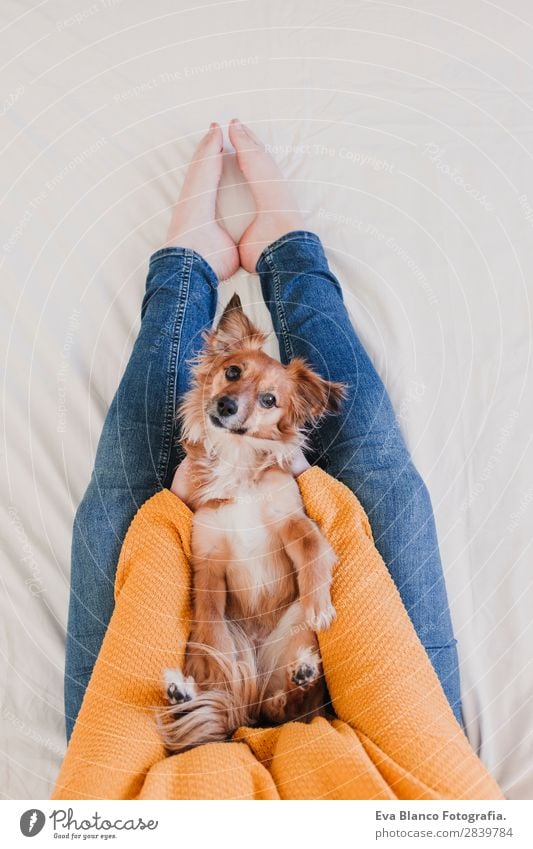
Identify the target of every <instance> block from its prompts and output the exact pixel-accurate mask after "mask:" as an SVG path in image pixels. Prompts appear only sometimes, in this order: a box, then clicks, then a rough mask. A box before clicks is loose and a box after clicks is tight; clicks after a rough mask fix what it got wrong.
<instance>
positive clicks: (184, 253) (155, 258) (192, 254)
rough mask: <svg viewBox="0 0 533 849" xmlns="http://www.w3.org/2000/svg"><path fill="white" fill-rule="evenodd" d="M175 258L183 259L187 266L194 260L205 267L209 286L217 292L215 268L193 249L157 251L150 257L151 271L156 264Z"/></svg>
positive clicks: (177, 248)
mask: <svg viewBox="0 0 533 849" xmlns="http://www.w3.org/2000/svg"><path fill="white" fill-rule="evenodd" d="M173 256H174V257H180V258H183V259H184V260H185V265H187V262H190V263H191V265H192V262H193V260H195V259H196V261H197V262H199V263H200V264H201V265H202V266H203V268H204V271H206V272H207V284H208V286H209V288H210V289H213V291H215V292H216V291H217V289H218V278H217V276H216V274H215V272H214V270H213V268H212V267H211V266H210V265H209V263H208V262H207V260H206V259H204V257H203V256H202V255H201V254H199V253H197V252H196V251H195V250H193V249H192V248H181V247H168V248H160V249H159V250H158V251H156V252H155V253H154V254H152V256H151V257H150V262H149V269H151V268H152V266H153V265H156V263H157V262H159V261H160V260H162V259H166V258H167V257H173ZM213 278H214V279H215V283H213Z"/></svg>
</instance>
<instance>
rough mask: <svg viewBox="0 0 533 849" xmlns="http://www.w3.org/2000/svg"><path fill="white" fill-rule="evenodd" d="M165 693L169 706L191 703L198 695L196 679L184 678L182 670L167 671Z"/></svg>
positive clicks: (164, 678)
mask: <svg viewBox="0 0 533 849" xmlns="http://www.w3.org/2000/svg"><path fill="white" fill-rule="evenodd" d="M163 680H164V686H165V692H166V696H167V699H168V702H169V704H171V705H182V704H184V702H190V701H192V700H193V699H194V697H195V696H196V693H197V689H196V684H195V682H194V678H192V676H191V675H189V676H188V677H187V678H186V677H185V676H184V674H183V672H182V671H181V669H165V673H164V676H163Z"/></svg>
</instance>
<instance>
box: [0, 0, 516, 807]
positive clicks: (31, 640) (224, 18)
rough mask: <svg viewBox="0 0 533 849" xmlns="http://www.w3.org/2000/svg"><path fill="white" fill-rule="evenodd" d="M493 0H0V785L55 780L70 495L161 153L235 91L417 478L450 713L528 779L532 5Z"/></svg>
mask: <svg viewBox="0 0 533 849" xmlns="http://www.w3.org/2000/svg"><path fill="white" fill-rule="evenodd" d="M503 5H504V7H505V8H498V4H497V3H494V2H488V0H470V1H469V2H468V3H464V2H457V0H451V2H449V3H446V4H442V3H439V2H437V0H425V2H420V0H411V2H410V3H409V4H402V3H400V2H396V0H391V2H377V0H376V2H343V0H331V2H325V0H322V2H317V0H272V2H268V3H267V2H261V1H260V0H228V2H222V0H221V1H220V2H214V3H213V2H206V3H204V4H193V3H192V2H191V0H152V2H151V3H149V4H146V3H145V2H141V0H134V2H132V1H131V0H129V2H125V0H124V2H121V1H120V0H95V2H90V0H60V1H59V2H58V0H48V1H47V0H44V2H35V3H33V4H30V3H27V2H24V0H5V2H4V3H3V4H2V23H1V27H2V28H1V31H0V44H1V50H0V55H1V56H2V64H3V71H2V89H1V90H2V106H1V110H0V122H1V123H0V126H1V129H2V132H1V144H2V156H1V167H2V173H3V177H4V181H3V186H4V190H3V194H2V198H1V208H2V222H1V228H2V229H1V234H2V235H1V240H2V243H1V245H0V263H1V267H2V309H1V313H0V314H1V320H2V325H3V327H2V334H1V344H2V348H3V355H4V356H3V362H4V363H5V373H4V378H3V391H2V401H3V415H4V427H5V440H4V442H3V445H2V464H3V466H4V470H5V475H6V477H5V485H4V495H5V510H4V511H3V524H4V528H5V530H4V532H3V537H2V539H3V542H2V551H1V555H2V582H3V594H2V609H1V619H0V629H1V638H2V639H1V643H0V645H1V655H0V656H1V669H0V682H1V685H0V686H1V688H2V706H1V716H0V721H1V731H0V734H1V738H0V751H1V761H0V793H1V795H2V796H3V797H5V798H44V797H47V796H48V795H49V793H50V791H51V788H52V786H53V781H54V778H55V776H56V774H57V770H58V766H59V763H60V760H61V756H62V753H63V751H64V726H63V716H62V676H63V660H64V634H65V623H66V613H67V602H68V575H69V544H70V532H71V523H72V517H73V512H74V510H75V507H76V505H77V503H78V502H79V500H80V498H81V496H82V494H83V491H84V488H85V486H86V484H87V482H88V479H89V474H90V469H91V464H92V461H93V457H94V453H95V446H96V443H97V439H98V435H99V432H100V429H101V426H102V422H103V419H104V416H105V413H106V409H107V407H108V404H109V402H110V400H111V397H112V395H113V392H114V390H115V388H116V386H117V383H118V380H119V378H120V375H121V373H122V371H123V369H124V365H125V363H126V360H127V357H128V354H129V351H130V349H131V346H132V342H133V339H134V337H135V333H136V330H137V327H138V316H139V306H140V301H141V297H142V292H143V286H144V277H145V273H146V268H147V260H148V257H149V255H150V253H151V252H152V251H153V250H155V249H156V248H157V247H159V245H160V241H161V239H162V237H163V234H164V232H165V227H166V223H167V217H168V212H167V210H168V206H169V205H170V204H171V203H172V201H173V199H174V198H175V196H176V193H177V191H178V188H179V183H180V180H181V177H182V168H183V165H184V164H185V163H186V162H187V161H188V159H189V157H190V155H191V152H192V150H193V147H194V145H195V143H196V142H197V140H198V138H199V136H200V134H201V133H202V132H203V131H204V129H205V127H206V126H207V125H208V123H209V122H210V121H211V120H212V119H217V120H219V121H221V122H226V121H227V120H228V119H229V118H230V117H232V116H233V115H239V116H240V117H241V118H242V119H243V120H246V121H248V122H250V124H251V125H252V126H253V127H254V128H255V129H256V131H257V132H258V133H260V134H261V135H262V136H263V137H264V138H265V139H266V141H267V143H268V144H270V145H272V146H273V149H274V151H275V153H276V156H277V158H278V159H279V161H280V163H281V165H282V167H283V169H284V171H285V173H286V174H287V176H288V177H289V178H291V179H292V180H294V189H295V192H296V194H297V196H298V199H299V201H300V202H301V205H302V207H303V209H304V210H305V214H306V219H307V222H308V226H309V228H310V229H313V230H316V231H317V232H318V233H319V234H320V235H321V236H322V237H323V240H324V242H325V245H326V247H327V250H328V253H329V256H330V258H331V263H332V266H333V268H334V270H335V271H336V272H337V274H338V275H339V277H340V279H341V281H342V282H343V286H344V291H345V294H346V301H347V305H348V308H349V310H350V313H351V315H352V317H353V320H354V323H355V325H356V327H357V329H358V331H359V333H360V335H361V337H362V339H363V341H364V343H365V344H366V346H367V348H368V350H369V352H370V354H371V356H372V358H373V360H374V362H375V364H376V366H377V368H378V370H379V371H380V373H381V375H382V376H383V378H384V380H385V383H386V385H387V387H388V389H389V391H390V394H391V396H392V399H393V402H394V405H395V407H396V410H397V412H398V415H399V417H400V421H401V426H402V429H403V431H404V433H405V436H406V439H407V441H408V444H409V446H410V448H411V450H412V452H413V455H414V458H415V460H416V463H417V465H418V467H419V468H420V470H421V472H422V473H423V475H424V477H425V480H426V481H427V483H428V486H429V489H430V491H431V494H432V498H433V503H434V509H435V514H436V519H437V524H438V530H439V537H440V543H441V548H442V555H443V560H444V564H445V569H446V578H447V583H448V588H449V595H450V602H451V608H452V615H453V620H454V624H455V628H456V633H457V637H458V640H459V653H460V660H461V677H462V686H463V699H464V713H465V718H466V723H467V729H468V735H469V737H470V740H471V742H472V744H473V745H474V747H475V748H476V749H477V750H478V751H479V753H480V755H481V757H482V759H483V761H484V762H485V763H486V765H487V766H488V767H489V769H490V770H491V771H492V772H493V774H494V775H495V777H496V779H497V780H498V781H499V782H500V783H501V785H502V788H503V790H504V792H505V793H506V794H507V795H508V796H509V797H511V798H532V797H533V711H532V697H533V663H532V655H533V651H532V646H533V626H532V617H531V611H532V610H533V588H532V579H531V556H532V555H531V547H530V541H531V527H532V522H533V484H532V483H531V474H530V469H531V460H532V449H531V421H532V413H533V409H532V389H531V362H530V354H531V312H530V300H529V299H530V293H531V284H530V280H531V276H532V271H533V251H532V247H531V246H532V243H533V238H532V236H533V234H532V229H531V228H532V226H533V209H532V208H533V178H532V169H531V165H532V154H533V130H532V127H533V122H532V111H533V66H532V65H531V63H530V62H529V59H530V56H531V51H530V49H529V48H530V44H531V37H532V30H533V9H532V8H531V6H530V4H529V3H528V2H526V0H507V2H505V3H504V4H503ZM228 168H229V170H228V173H227V175H226V176H225V182H226V185H229V184H231V183H232V182H233V180H234V177H235V174H236V172H235V170H234V169H233V170H232V167H231V163H228ZM243 203H246V204H248V207H249V205H250V204H249V198H248V197H247V195H246V192H245V190H244V189H242V188H229V189H227V190H226V191H225V193H224V197H223V199H222V203H221V210H222V212H223V213H224V215H225V216H226V217H227V219H228V220H229V221H230V226H231V227H232V228H233V229H234V231H236V232H238V231H239V230H240V229H242V228H243V226H244V223H245V219H244V218H243V217H242V216H239V212H240V211H241V210H242V208H243ZM232 216H233V217H232ZM236 286H237V288H238V289H239V291H240V293H241V294H242V295H243V298H244V301H245V302H246V303H247V304H248V305H249V308H250V310H251V311H252V312H253V313H254V314H255V315H256V316H257V317H261V319H262V320H266V317H265V310H264V308H262V307H261V305H260V304H258V300H259V297H260V295H259V288H258V283H257V280H256V279H255V278H253V277H250V276H248V275H245V274H243V273H241V274H240V275H239V277H238V279H237V280H236ZM232 287H233V284H230V285H229V286H227V287H224V290H223V297H224V299H225V298H227V297H228V294H229V292H230V291H231V290H232Z"/></svg>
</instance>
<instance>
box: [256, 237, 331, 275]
mask: <svg viewBox="0 0 533 849" xmlns="http://www.w3.org/2000/svg"><path fill="white" fill-rule="evenodd" d="M300 241H303V242H318V243H320V239H319V237H318V236H317V235H316V233H312V232H311V231H310V230H295V231H292V232H290V233H287V234H286V235H285V236H280V237H279V239H276V240H275V241H274V242H272V243H271V244H270V245H268V247H266V248H265V249H264V251H263V253H262V254H260V255H259V259H258V260H257V263H256V269H258V267H259V264H260V262H261V261H262V260H264V261H265V262H266V263H267V264H269V260H270V258H271V256H272V254H273V253H274V252H275V251H276V250H277V249H278V248H281V247H283V245H286V244H287V243H288V242H300Z"/></svg>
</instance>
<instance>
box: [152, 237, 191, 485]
mask: <svg viewBox="0 0 533 849" xmlns="http://www.w3.org/2000/svg"><path fill="white" fill-rule="evenodd" d="M183 259H184V263H183V268H182V272H181V274H182V279H181V283H180V297H179V303H178V308H177V311H176V320H175V322H174V330H173V332H172V346H171V349H170V362H169V365H168V371H167V373H168V383H167V402H166V405H165V425H164V429H163V444H162V446H161V451H160V453H159V463H158V466H157V476H158V478H159V480H160V481H164V480H165V477H166V474H167V469H168V463H169V460H170V453H171V448H172V434H173V432H174V421H175V414H176V411H175V409H174V404H175V397H176V377H177V363H178V357H179V351H180V347H181V332H182V328H183V319H184V317H185V310H186V308H187V303H188V301H189V292H190V281H191V271H192V265H193V261H194V252H193V251H192V250H188V249H185V252H184V254H183Z"/></svg>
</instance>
